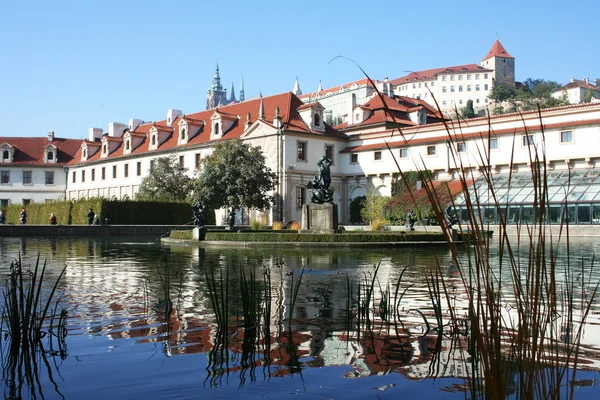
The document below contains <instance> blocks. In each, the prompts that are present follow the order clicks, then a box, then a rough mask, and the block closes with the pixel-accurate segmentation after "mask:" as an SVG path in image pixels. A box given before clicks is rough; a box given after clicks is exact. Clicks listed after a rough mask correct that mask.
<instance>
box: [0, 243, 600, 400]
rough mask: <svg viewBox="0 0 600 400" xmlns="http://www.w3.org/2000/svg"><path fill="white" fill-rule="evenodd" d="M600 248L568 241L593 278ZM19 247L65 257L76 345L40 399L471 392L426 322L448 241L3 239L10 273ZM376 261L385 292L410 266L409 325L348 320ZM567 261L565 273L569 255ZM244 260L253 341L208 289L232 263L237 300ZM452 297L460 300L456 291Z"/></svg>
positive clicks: (599, 349)
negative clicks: (193, 243) (257, 290)
mask: <svg viewBox="0 0 600 400" xmlns="http://www.w3.org/2000/svg"><path fill="white" fill-rule="evenodd" d="M598 250H600V244H598V243H596V241H592V240H583V239H581V240H577V241H575V242H574V246H572V254H573V255H574V256H573V259H572V260H571V262H572V263H573V265H578V266H580V265H581V262H582V261H583V263H584V271H583V272H584V275H582V276H585V274H590V276H591V279H592V280H598V279H600V274H599V272H598V271H596V270H592V271H591V272H590V269H589V268H588V267H587V266H589V265H590V260H591V257H592V255H593V254H596V253H598ZM19 253H20V254H21V257H22V258H23V260H24V261H25V263H26V264H27V263H34V262H35V258H36V257H37V254H38V253H40V256H41V258H42V259H46V260H47V262H48V264H49V266H50V267H51V268H50V270H49V277H50V278H52V277H53V276H54V277H56V276H57V274H58V273H59V270H60V268H61V267H62V266H64V265H65V264H66V265H67V272H66V274H65V277H64V278H63V280H62V282H61V285H60V289H59V290H60V292H61V294H62V295H63V297H62V304H63V306H64V307H65V308H66V309H67V310H68V313H69V315H68V323H67V328H68V330H69V334H68V337H67V347H68V350H67V356H66V357H64V359H60V358H57V357H54V358H52V361H53V365H52V368H51V371H54V372H53V375H52V380H53V381H54V382H55V384H56V386H55V385H54V384H53V383H52V382H51V379H50V376H49V375H48V374H46V373H42V374H41V380H42V388H43V392H44V396H45V398H60V396H61V395H62V396H64V397H65V398H73V399H80V398H102V399H104V398H107V397H113V398H142V397H143V398H192V397H193V398H197V397H200V396H211V398H219V397H222V398H231V397H246V398H267V397H275V398H280V397H291V396H297V395H303V396H310V397H311V398H344V399H348V398H374V399H375V398H392V397H394V398H396V397H398V396H399V395H400V396H407V397H412V396H417V395H418V396H421V397H434V396H438V397H440V396H441V397H456V398H458V397H460V398H463V397H464V395H465V394H464V392H463V389H464V388H463V384H464V381H463V379H461V378H462V377H463V376H464V373H465V371H462V370H461V368H462V367H461V363H457V362H455V360H456V359H457V358H458V357H459V355H457V354H453V353H452V347H453V346H452V343H451V341H450V340H448V338H444V339H443V341H442V342H441V345H442V348H443V349H444V351H443V352H442V355H441V356H440V357H437V358H436V357H434V350H435V347H436V341H437V335H432V334H431V332H429V333H428V332H427V323H426V322H425V321H426V320H428V321H431V320H432V319H433V317H432V315H433V313H432V310H431V299H430V297H429V292H428V289H427V285H426V283H425V276H427V275H428V274H429V273H430V272H431V271H432V270H434V269H435V266H436V261H435V258H437V259H438V260H439V261H440V262H441V264H442V266H443V268H442V271H443V273H444V274H445V275H446V277H447V278H448V281H449V282H452V281H453V280H455V281H456V282H457V283H458V279H459V278H458V276H457V269H456V268H455V267H454V266H453V265H452V262H451V257H450V254H449V253H448V251H447V250H446V249H444V248H414V249H410V248H407V249H393V250H383V249H381V250H380V249H378V250H369V249H362V248H361V249H355V250H351V249H350V250H349V249H338V250H331V249H322V248H316V249H294V250H274V249H268V250H266V249H248V250H242V249H202V248H196V247H190V246H165V245H161V244H159V243H158V242H156V241H154V240H153V238H135V239H132V238H131V237H125V238H114V237H111V238H106V239H104V238H94V239H83V238H81V239H74V238H39V239H30V238H0V265H1V268H2V270H1V271H0V273H1V274H2V275H3V280H4V277H5V276H6V274H7V273H8V266H9V265H10V261H11V260H12V259H14V258H16V257H18V254H19ZM559 254H562V253H560V252H559ZM377 265H379V271H378V279H379V282H381V287H379V285H378V286H377V292H378V293H379V295H380V294H381V292H382V291H385V290H386V285H387V283H388V282H389V283H390V284H394V283H395V282H396V281H397V279H398V277H399V275H400V273H401V271H402V270H403V268H404V267H408V268H407V270H406V273H405V275H404V277H403V283H402V285H403V286H402V287H403V288H405V287H408V286H409V285H412V286H411V287H410V289H409V290H408V291H407V292H406V295H405V296H404V298H403V299H402V302H401V304H400V307H399V310H400V312H401V319H402V322H403V324H404V328H405V329H398V330H396V327H394V326H391V327H390V326H387V325H386V324H383V323H382V322H381V318H375V317H374V319H373V321H372V323H371V326H370V328H371V329H370V331H368V332H366V333H365V332H361V330H356V329H355V326H353V327H350V328H349V321H348V313H347V305H346V304H347V301H348V296H347V284H348V282H352V284H353V285H357V284H358V282H361V281H363V280H364V279H365V278H368V277H370V276H371V274H373V272H374V271H375V268H376V266H377ZM559 265H561V266H562V267H561V268H563V269H564V261H563V262H562V263H559ZM239 266H244V267H245V268H246V270H247V271H249V270H252V269H253V268H256V271H257V277H258V279H262V272H263V270H264V269H265V268H268V269H269V270H270V271H271V290H272V292H271V293H272V298H271V302H270V306H271V310H272V312H271V317H270V324H268V334H265V332H264V331H262V330H261V331H260V332H254V333H255V334H256V337H257V338H258V339H257V340H258V345H257V346H254V347H251V348H249V347H248V342H249V340H248V338H250V337H251V336H252V334H253V332H252V331H250V330H244V329H242V327H241V323H239V319H240V318H241V315H242V313H243V307H242V305H241V304H239V302H238V301H234V300H231V301H230V304H229V313H230V323H229V327H228V330H227V331H226V332H222V334H221V335H218V334H217V325H216V323H215V316H214V313H213V308H212V304H211V301H210V298H209V296H208V287H207V281H206V274H205V272H206V268H216V270H217V271H225V270H227V269H229V271H230V285H229V287H230V290H231V293H232V294H231V295H230V299H233V298H234V296H233V294H235V295H237V294H238V293H239V291H240V287H241V285H240V282H239V279H238V277H237V273H236V271H237V269H238V268H239ZM303 268H304V271H305V272H304V276H303V278H302V284H301V286H300V290H299V295H298V300H297V304H296V308H295V311H294V320H293V325H292V331H291V335H290V331H289V329H288V324H287V321H285V320H284V318H285V316H286V315H288V314H287V313H288V312H289V306H290V294H291V290H292V288H291V279H292V277H295V278H296V279H297V278H298V276H299V275H300V272H301V271H302V269H303ZM559 273H560V274H561V276H562V270H560V271H559ZM559 279H560V278H559ZM456 298H457V299H458V300H457V301H458V303H457V304H459V305H460V299H461V296H460V294H459V293H457V294H456ZM263 307H264V305H263ZM508 307H509V306H508V305H507V308H508ZM599 313H600V301H598V300H596V302H595V303H594V304H593V307H592V310H591V314H590V317H589V320H588V325H587V327H586V330H585V333H584V336H583V339H582V343H583V351H582V358H583V363H584V366H585V370H583V371H581V372H580V373H579V374H578V376H579V377H580V379H581V388H580V389H578V392H577V394H578V395H577V396H576V398H596V396H598V395H600V390H599V389H598V387H597V386H591V385H595V383H596V381H597V380H598V378H599V375H598V372H597V371H598V370H599V369H600V319H599ZM260 329H264V327H261V328H260ZM395 332H399V333H398V334H396V333H395ZM245 339H246V340H245ZM290 343H293V345H294V346H291V347H290ZM175 356H176V357H175ZM434 360H437V361H440V362H432V361H434ZM42 372H43V371H42ZM434 376H436V377H437V378H438V379H436V380H434V379H426V378H427V377H434ZM598 383H599V384H600V381H598ZM55 387H56V388H57V389H55ZM59 393H60V394H59ZM457 396H458V397H457Z"/></svg>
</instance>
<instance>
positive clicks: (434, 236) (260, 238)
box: [190, 231, 445, 243]
mask: <svg viewBox="0 0 600 400" xmlns="http://www.w3.org/2000/svg"><path fill="white" fill-rule="evenodd" d="M190 237H191V234H190ZM205 240H211V241H234V242H325V243H331V242H342V243H343V242H429V241H443V240H445V238H444V235H443V234H442V233H422V232H418V233H413V232H411V233H368V232H364V233H362V234H358V233H353V234H351V235H348V234H334V235H313V234H298V233H276V232H270V233H254V232H252V231H247V232H244V231H242V232H210V231H209V232H207V233H206V238H205Z"/></svg>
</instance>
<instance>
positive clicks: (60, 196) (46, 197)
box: [0, 164, 67, 207]
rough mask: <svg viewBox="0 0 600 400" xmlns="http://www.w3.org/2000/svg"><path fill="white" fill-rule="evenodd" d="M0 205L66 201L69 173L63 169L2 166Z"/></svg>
mask: <svg viewBox="0 0 600 400" xmlns="http://www.w3.org/2000/svg"><path fill="white" fill-rule="evenodd" d="M0 173H1V174H2V177H3V178H4V177H6V176H8V182H5V180H4V179H3V180H2V183H0V205H1V206H3V207H4V206H8V205H10V204H20V203H21V204H29V203H44V202H48V201H54V200H64V199H65V190H66V189H67V172H66V170H65V169H64V168H63V167H62V166H59V167H50V166H43V167H40V166H10V165H7V164H0Z"/></svg>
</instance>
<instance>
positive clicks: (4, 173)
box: [0, 171, 10, 183]
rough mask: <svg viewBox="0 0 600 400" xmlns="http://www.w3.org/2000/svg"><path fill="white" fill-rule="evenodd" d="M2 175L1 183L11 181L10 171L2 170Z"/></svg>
mask: <svg viewBox="0 0 600 400" xmlns="http://www.w3.org/2000/svg"><path fill="white" fill-rule="evenodd" d="M1 175H2V178H0V183H10V171H2V173H1Z"/></svg>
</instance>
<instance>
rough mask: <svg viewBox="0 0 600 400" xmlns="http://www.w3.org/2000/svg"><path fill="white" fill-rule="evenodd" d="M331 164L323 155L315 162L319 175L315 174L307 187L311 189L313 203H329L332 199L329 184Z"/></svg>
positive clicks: (331, 190)
mask: <svg viewBox="0 0 600 400" xmlns="http://www.w3.org/2000/svg"><path fill="white" fill-rule="evenodd" d="M331 164H333V161H332V160H331V159H330V158H328V157H326V156H323V157H321V159H320V160H319V162H318V163H317V166H318V167H319V176H317V175H316V174H315V176H314V178H313V181H312V182H310V183H309V184H308V188H309V189H311V190H312V198H311V200H312V202H313V203H331V202H332V201H333V189H330V188H329V186H330V185H331V169H330V167H331Z"/></svg>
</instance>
